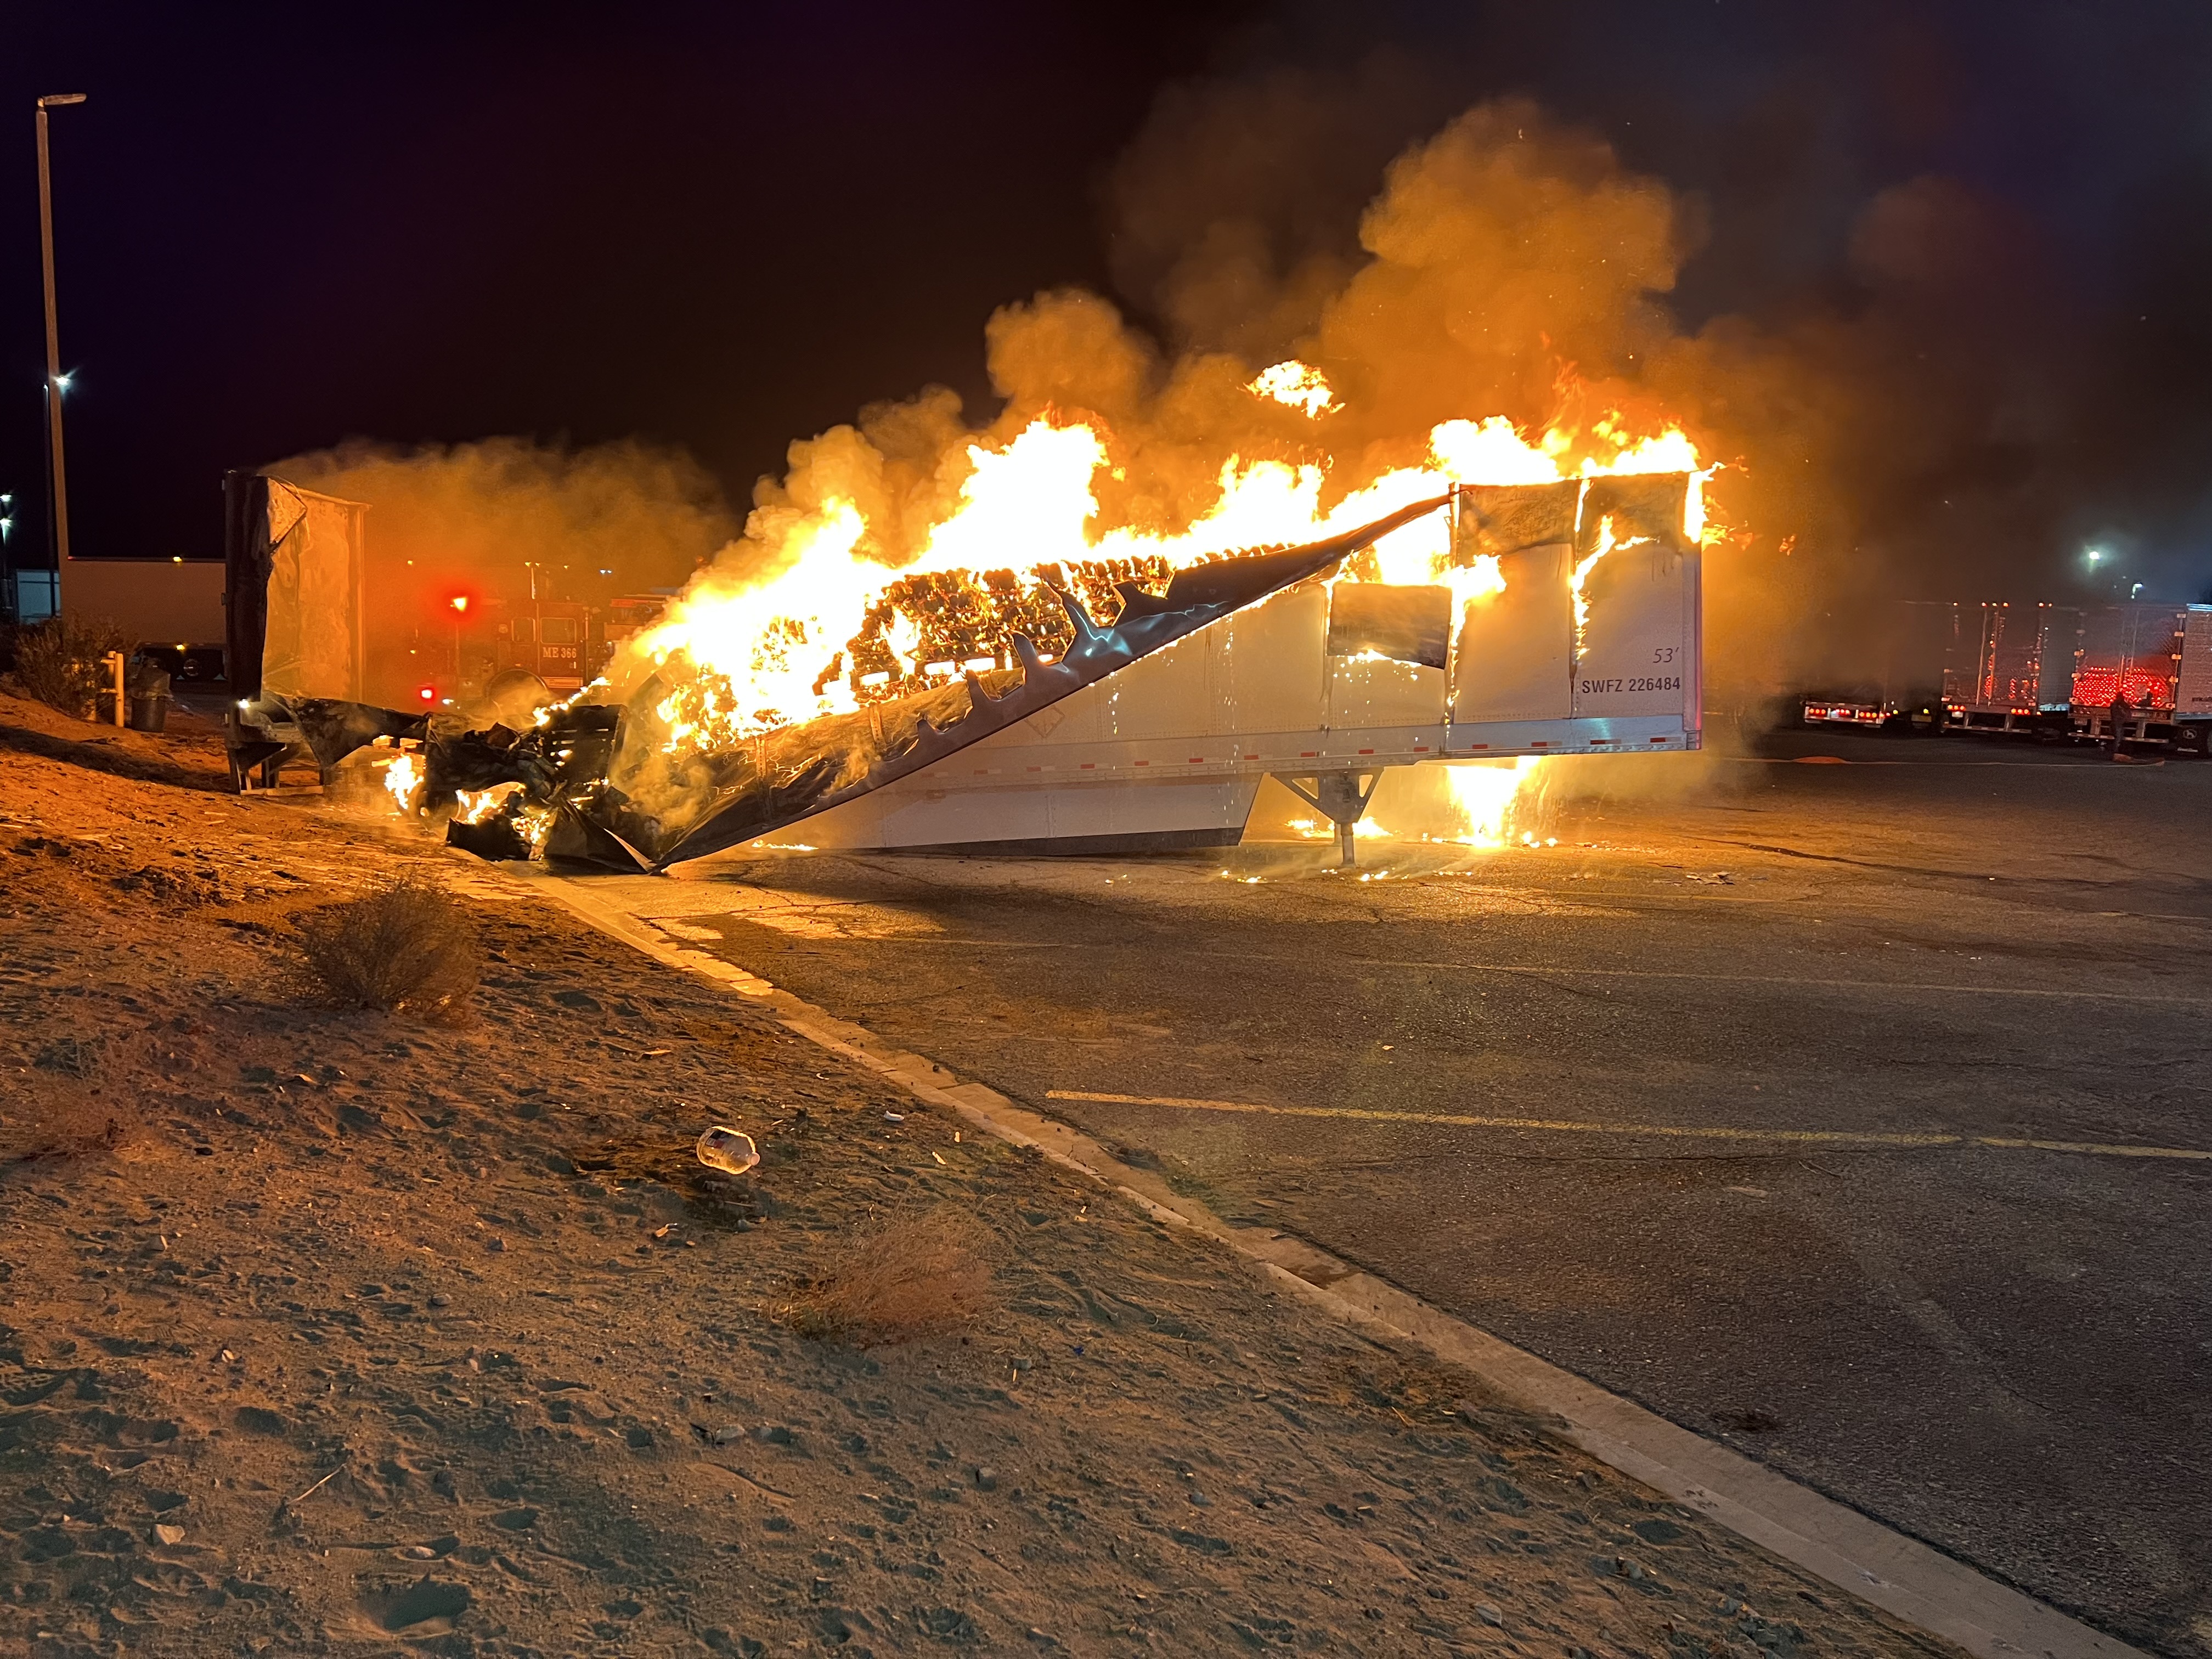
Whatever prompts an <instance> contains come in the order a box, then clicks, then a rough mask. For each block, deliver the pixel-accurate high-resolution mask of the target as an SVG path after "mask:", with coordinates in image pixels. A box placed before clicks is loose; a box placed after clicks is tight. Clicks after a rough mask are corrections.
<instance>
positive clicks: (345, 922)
mask: <svg viewBox="0 0 2212 1659" xmlns="http://www.w3.org/2000/svg"><path fill="white" fill-rule="evenodd" d="M299 943H300V951H301V956H302V957H305V959H306V970H307V972H306V977H307V982H308V985H309V987H311V988H312V989H313V991H315V992H317V993H319V994H321V995H322V996H324V997H325V998H327V999H328V1000H331V1001H332V1002H337V1003H342V1004H344V1005H346V1006H351V1007H357V1008H380V1009H384V1010H386V1011H387V1012H406V1013H412V1014H422V1015H428V1016H429V1017H431V1018H452V1017H453V1016H454V1015H456V1014H458V1013H459V1012H460V1009H461V1006H462V1005H463V1004H464V1003H465V1001H466V1000H468V997H469V994H470V993H471V992H472V991H474V990H475V989H476V988H477V971H478V958H477V940H476V933H475V930H474V929H473V928H472V927H471V926H470V924H469V919H468V917H467V915H465V913H464V912H463V911H462V909H461V908H460V906H459V905H458V904H456V903H454V902H453V900H452V899H451V898H449V897H447V896H446V894H445V893H444V892H443V891H441V890H440V889H438V888H436V887H434V886H433V885H431V884H429V883H428V882H427V881H425V880H423V879H422V878H420V877H417V876H403V877H401V878H399V879H398V880H397V881H395V882H393V883H392V884H391V885H390V886H389V887H386V888H385V889H384V890H382V891H380V892H375V893H371V894H369V895H368V896H367V897H366V898H357V899H351V900H349V901H347V902H345V903H343V904H332V905H328V906H325V908H322V909H319V910H315V911H313V912H311V913H309V914H308V915H307V916H305V917H303V918H302V919H301V921H300V924H299Z"/></svg>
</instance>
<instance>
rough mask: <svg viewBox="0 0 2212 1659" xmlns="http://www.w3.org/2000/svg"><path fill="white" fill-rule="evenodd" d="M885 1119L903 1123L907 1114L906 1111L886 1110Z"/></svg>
mask: <svg viewBox="0 0 2212 1659" xmlns="http://www.w3.org/2000/svg"><path fill="white" fill-rule="evenodd" d="M905 1121H906V1114H905V1113H904V1112H885V1113H884V1122H886V1123H903V1122H905Z"/></svg>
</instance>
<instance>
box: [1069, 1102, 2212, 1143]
mask: <svg viewBox="0 0 2212 1659" xmlns="http://www.w3.org/2000/svg"><path fill="white" fill-rule="evenodd" d="M1045 1098H1046V1099H1048V1100H1093V1101H1100V1102H1103V1103H1106V1104H1109V1105H1114V1106H1174V1107H1180V1108H1182V1109H1185V1110H1188V1111H1197V1112H1254V1113H1258V1114H1260V1115H1263V1116H1267V1117H1344V1118H1352V1119H1355V1120H1357V1121H1362V1122H1370V1123H1441V1124H1445V1125H1448V1126H1449V1127H1453V1128H1460V1129H1539V1130H1544V1131H1547V1132H1553V1133H1570V1134H1593V1135H1660V1136H1664V1137H1667V1138H1668V1139H1677V1140H1772V1141H1781V1142H1784V1143H1786V1144H1791V1145H1800V1146H1802V1145H1815V1146H1993V1147H1998V1148H2001V1149H2003V1150H2006V1151H2012V1152H2089V1153H2093V1154H2096V1155H2097V1156H2100V1157H2103V1158H2201V1159H2205V1160H2212V1152H2198V1151H2196V1150H2195V1149H2193V1148H2191V1147H2187V1146H2130V1145H2126V1144H2124V1143H2123V1144H2112V1143H2107V1142H2104V1141H2095V1140H2033V1139H2021V1138H2017V1137H2014V1136H2009V1135H1956V1134H1943V1133H1880V1132H1876V1131H1870V1130H1861V1129H1746V1128H1735V1127H1729V1126H1726V1125H1717V1124H1715V1125H1704V1124H1699V1125H1680V1124H1668V1123H1589V1122H1584V1121H1580V1120H1578V1119H1575V1118H1554V1117H1471V1116H1468V1115H1463V1114H1460V1113H1456V1112H1377V1111H1369V1110H1365V1109H1362V1108H1359V1107H1355V1106H1268V1105H1263V1104H1261V1103H1259V1102H1257V1101H1251V1100H1194V1099H1191V1098H1188V1097H1185V1096H1182V1095H1109V1094H1101V1093H1098V1092H1097V1091H1092V1090H1087V1089H1048V1090H1047V1091H1045Z"/></svg>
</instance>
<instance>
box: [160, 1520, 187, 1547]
mask: <svg viewBox="0 0 2212 1659" xmlns="http://www.w3.org/2000/svg"><path fill="white" fill-rule="evenodd" d="M154 1538H155V1542H157V1543H162V1544H181V1543H183V1542H184V1541H185V1529H184V1528H182V1527H173V1526H170V1525H169V1524H168V1523H167V1522H158V1523H156V1524H155V1528H154Z"/></svg>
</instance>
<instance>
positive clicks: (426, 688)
mask: <svg viewBox="0 0 2212 1659" xmlns="http://www.w3.org/2000/svg"><path fill="white" fill-rule="evenodd" d="M415 695H416V696H418V697H420V698H422V701H423V702H437V701H438V688H437V687H436V686H435V685H421V686H417V687H416V689H415Z"/></svg>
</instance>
